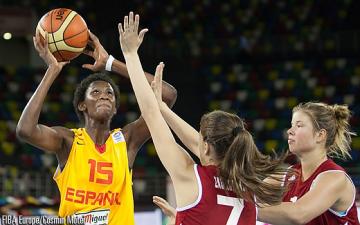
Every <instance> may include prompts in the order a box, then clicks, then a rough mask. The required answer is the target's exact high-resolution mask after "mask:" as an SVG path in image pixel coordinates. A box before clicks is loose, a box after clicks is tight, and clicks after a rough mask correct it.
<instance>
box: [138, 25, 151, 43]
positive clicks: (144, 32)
mask: <svg viewBox="0 0 360 225" xmlns="http://www.w3.org/2000/svg"><path fill="white" fill-rule="evenodd" d="M148 31H149V30H148V29H146V28H145V29H142V30H141V31H140V33H139V39H140V42H142V41H143V39H144V36H145V34H146V32H148Z"/></svg>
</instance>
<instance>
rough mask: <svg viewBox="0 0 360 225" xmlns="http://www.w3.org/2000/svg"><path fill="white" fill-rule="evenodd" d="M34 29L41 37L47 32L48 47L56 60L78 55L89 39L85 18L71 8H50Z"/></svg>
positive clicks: (70, 58) (66, 59)
mask: <svg viewBox="0 0 360 225" xmlns="http://www.w3.org/2000/svg"><path fill="white" fill-rule="evenodd" d="M36 29H37V30H38V31H39V32H40V34H41V36H42V37H43V38H44V37H45V31H47V32H48V40H49V41H48V43H49V49H50V52H51V53H52V54H53V55H54V56H55V58H56V59H57V61H58V62H62V61H69V60H72V59H74V58H76V57H77V56H79V55H80V54H81V53H82V52H83V50H84V49H85V47H86V44H87V42H88V39H89V33H88V28H87V25H86V23H85V20H84V19H83V18H82V17H81V16H80V15H79V14H78V13H77V12H75V11H73V10H71V9H65V8H58V9H53V10H51V11H50V12H48V13H46V14H45V15H44V16H43V17H42V18H41V19H40V21H39V23H38V25H37V27H36Z"/></svg>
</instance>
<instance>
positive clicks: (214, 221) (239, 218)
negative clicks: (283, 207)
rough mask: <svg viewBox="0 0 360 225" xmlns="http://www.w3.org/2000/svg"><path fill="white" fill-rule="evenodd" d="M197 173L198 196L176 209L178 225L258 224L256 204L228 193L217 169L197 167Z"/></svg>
mask: <svg viewBox="0 0 360 225" xmlns="http://www.w3.org/2000/svg"><path fill="white" fill-rule="evenodd" d="M194 170H195V174H196V177H197V180H198V187H199V196H198V198H197V199H196V201H195V202H194V203H193V204H191V205H188V206H186V207H182V208H178V209H177V215H176V223H175V224H176V225H222V224H224V225H225V224H226V225H255V223H256V208H255V204H254V203H250V202H247V201H244V200H243V199H239V198H236V195H235V193H233V192H230V191H228V192H226V191H225V190H224V188H223V184H222V182H221V181H220V178H219V177H218V175H217V168H216V167H215V166H200V165H194ZM189 191H191V190H189Z"/></svg>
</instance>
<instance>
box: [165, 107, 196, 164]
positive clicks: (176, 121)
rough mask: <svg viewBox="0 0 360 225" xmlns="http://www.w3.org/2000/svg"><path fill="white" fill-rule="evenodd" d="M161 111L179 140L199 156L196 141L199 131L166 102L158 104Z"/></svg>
mask: <svg viewBox="0 0 360 225" xmlns="http://www.w3.org/2000/svg"><path fill="white" fill-rule="evenodd" d="M160 109H161V113H162V115H163V117H164V119H165V120H166V122H167V124H168V125H169V126H170V128H171V129H172V130H173V131H174V132H175V134H176V135H177V136H178V137H179V138H180V140H181V142H182V143H184V145H185V146H186V147H187V148H188V149H189V150H190V151H191V152H192V153H194V154H195V155H196V156H197V157H200V153H199V149H198V144H199V143H198V142H199V133H198V132H197V131H196V130H195V129H194V128H193V127H192V126H190V124H188V123H187V122H186V121H185V120H183V119H182V118H181V117H179V116H178V115H177V114H176V113H174V112H173V111H172V110H171V109H170V108H169V107H168V106H167V105H166V104H164V103H163V104H162V105H161V106H160Z"/></svg>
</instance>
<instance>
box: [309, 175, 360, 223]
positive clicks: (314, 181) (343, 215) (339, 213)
mask: <svg viewBox="0 0 360 225" xmlns="http://www.w3.org/2000/svg"><path fill="white" fill-rule="evenodd" d="M324 173H344V174H345V176H346V177H347V178H348V179H349V180H350V182H351V184H352V186H353V189H354V194H353V200H352V202H351V204H350V206H349V207H348V208H347V209H346V210H345V211H340V212H339V211H335V210H333V209H331V208H329V211H330V212H331V213H332V214H334V215H335V216H338V217H345V216H347V214H348V212H349V211H350V209H351V207H352V206H353V205H354V202H355V197H356V189H355V185H354V183H353V182H352V180H351V178H350V177H349V175H348V174H347V173H346V172H345V171H342V170H327V171H324V172H321V173H319V174H318V175H317V176H316V178H315V179H314V180H313V182H312V184H311V187H310V190H311V188H312V187H313V185H316V181H317V180H318V178H319V177H320V176H321V175H322V174H324Z"/></svg>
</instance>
